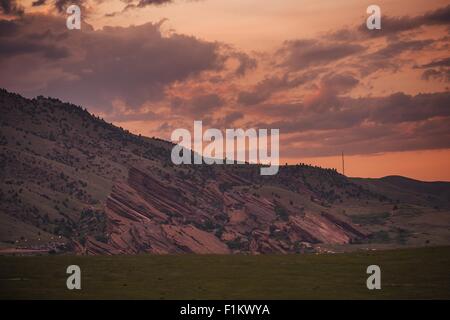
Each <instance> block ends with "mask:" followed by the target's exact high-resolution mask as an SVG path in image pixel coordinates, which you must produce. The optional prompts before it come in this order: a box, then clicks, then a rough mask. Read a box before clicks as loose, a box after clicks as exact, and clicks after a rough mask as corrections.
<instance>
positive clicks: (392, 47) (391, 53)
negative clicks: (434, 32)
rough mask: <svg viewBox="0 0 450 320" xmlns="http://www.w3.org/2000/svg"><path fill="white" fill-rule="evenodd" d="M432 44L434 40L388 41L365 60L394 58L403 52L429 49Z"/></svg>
mask: <svg viewBox="0 0 450 320" xmlns="http://www.w3.org/2000/svg"><path fill="white" fill-rule="evenodd" d="M433 43H434V40H430V39H427V40H405V41H402V40H395V41H390V42H389V44H388V45H387V46H386V47H384V48H382V49H380V50H378V51H376V52H374V53H372V54H370V55H366V56H365V58H369V59H377V60H378V59H380V60H382V59H389V58H392V57H395V56H398V55H400V54H401V53H403V52H406V51H418V50H422V49H423V48H426V47H429V46H430V45H432V44H433Z"/></svg>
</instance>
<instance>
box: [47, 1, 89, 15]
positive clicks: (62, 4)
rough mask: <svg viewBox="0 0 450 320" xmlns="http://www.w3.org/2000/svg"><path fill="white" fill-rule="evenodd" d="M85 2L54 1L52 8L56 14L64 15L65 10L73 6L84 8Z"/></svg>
mask: <svg viewBox="0 0 450 320" xmlns="http://www.w3.org/2000/svg"><path fill="white" fill-rule="evenodd" d="M85 2H86V0H55V2H54V6H55V8H56V10H57V11H58V12H60V13H65V12H66V9H67V8H68V7H69V6H71V5H73V4H74V5H77V6H79V7H81V8H84V5H85Z"/></svg>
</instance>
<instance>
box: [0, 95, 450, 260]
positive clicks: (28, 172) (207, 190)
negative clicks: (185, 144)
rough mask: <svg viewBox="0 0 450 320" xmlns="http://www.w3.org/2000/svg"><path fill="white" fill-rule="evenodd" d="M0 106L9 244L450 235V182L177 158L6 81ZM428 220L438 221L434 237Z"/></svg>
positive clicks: (389, 241)
mask: <svg viewBox="0 0 450 320" xmlns="http://www.w3.org/2000/svg"><path fill="white" fill-rule="evenodd" d="M0 108H1V112H2V115H3V116H2V120H1V136H0V147H1V149H2V152H1V156H0V167H1V168H2V170H1V175H2V184H1V189H0V192H1V193H0V204H1V206H0V221H2V222H3V223H2V225H3V227H1V229H0V248H3V249H2V250H3V251H5V252H6V251H8V250H9V251H8V252H26V251H27V250H28V251H30V250H41V251H42V252H55V253H56V252H71V253H79V254H119V253H121V254H123V253H127V254H135V253H143V252H147V253H160V254H164V253H220V254H228V253H252V254H257V253H295V252H299V253H300V252H309V251H316V252H321V251H323V250H344V249H345V250H346V249H348V248H353V247H355V248H360V247H365V248H368V247H377V246H403V245H413V246H418V245H426V244H427V241H428V243H430V242H431V243H432V244H445V243H450V238H449V235H448V230H447V231H445V232H444V231H442V229H445V227H446V226H448V225H450V223H449V221H448V217H449V215H448V214H447V213H448V212H447V209H448V208H449V206H448V202H449V201H448V198H447V199H446V198H445V197H446V196H447V194H448V190H449V189H450V188H449V185H450V183H449V184H448V185H446V184H445V183H444V185H442V186H440V187H435V184H430V185H429V186H433V187H432V188H431V189H432V190H431V191H430V190H428V191H427V190H425V191H426V192H422V193H423V194H422V193H421V190H422V191H423V190H424V189H423V187H420V188H419V189H417V188H418V187H417V186H416V185H413V186H411V185H408V186H407V187H405V186H402V185H401V183H400V185H399V183H398V182H395V181H394V182H395V183H394V182H393V181H392V180H393V178H387V179H386V178H381V179H378V180H377V179H375V180H373V179H362V178H347V177H345V176H342V175H341V174H339V173H337V172H336V171H335V170H331V169H322V168H319V167H312V166H307V165H304V164H299V165H289V166H281V167H280V172H279V173H278V175H276V176H273V177H262V176H260V175H259V170H258V166H257V165H250V164H247V165H227V166H220V165H217V166H209V165H180V166H175V165H173V164H172V163H171V161H170V151H171V147H172V146H173V144H172V143H171V142H167V141H164V140H161V139H157V138H147V137H141V136H138V135H134V134H132V133H130V132H128V131H126V130H124V129H122V128H119V127H116V126H114V125H112V124H109V123H106V122H105V121H104V120H102V119H99V118H98V117H95V116H93V115H91V114H89V113H88V112H87V110H86V109H83V108H81V107H79V106H75V105H73V104H68V103H63V102H61V101H60V100H58V99H54V98H44V97H41V96H39V97H37V98H35V99H26V98H23V97H21V96H20V95H18V94H13V93H9V92H7V91H6V90H4V89H2V90H1V91H0ZM395 179H397V180H398V178H394V180H395ZM404 179H408V178H404ZM441 189H442V190H443V191H439V190H441ZM436 190H438V191H439V192H437V191H436ZM427 197H428V198H427ZM436 205H439V208H435V207H436ZM411 217H412V218H411ZM430 217H431V218H430ZM411 219H416V220H418V221H419V222H420V223H418V224H417V225H415V224H412V225H411ZM421 219H422V220H423V219H424V220H426V221H425V222H423V221H422V220H421ZM430 221H432V222H433V223H432V225H433V228H436V230H438V232H436V234H434V235H431V236H430V234H429V232H427V231H426V230H425V229H424V226H425V225H429V224H430ZM343 248H344V249H343ZM41 251H40V252H41Z"/></svg>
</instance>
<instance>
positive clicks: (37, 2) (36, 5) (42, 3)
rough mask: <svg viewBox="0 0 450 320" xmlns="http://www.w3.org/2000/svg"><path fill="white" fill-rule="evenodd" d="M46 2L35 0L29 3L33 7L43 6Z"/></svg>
mask: <svg viewBox="0 0 450 320" xmlns="http://www.w3.org/2000/svg"><path fill="white" fill-rule="evenodd" d="M46 3H47V0H36V1H33V2H32V3H31V5H32V6H33V7H39V6H43V5H45V4H46Z"/></svg>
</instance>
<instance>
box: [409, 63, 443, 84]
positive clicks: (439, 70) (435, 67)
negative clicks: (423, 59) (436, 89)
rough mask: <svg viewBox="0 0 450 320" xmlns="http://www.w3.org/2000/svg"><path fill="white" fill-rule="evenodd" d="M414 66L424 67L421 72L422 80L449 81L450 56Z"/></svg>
mask: <svg viewBox="0 0 450 320" xmlns="http://www.w3.org/2000/svg"><path fill="white" fill-rule="evenodd" d="M416 68H417V69H426V70H425V71H424V72H423V73H422V79H424V80H438V81H443V82H450V58H445V59H440V60H435V61H432V62H430V63H427V64H424V65H421V66H416Z"/></svg>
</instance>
